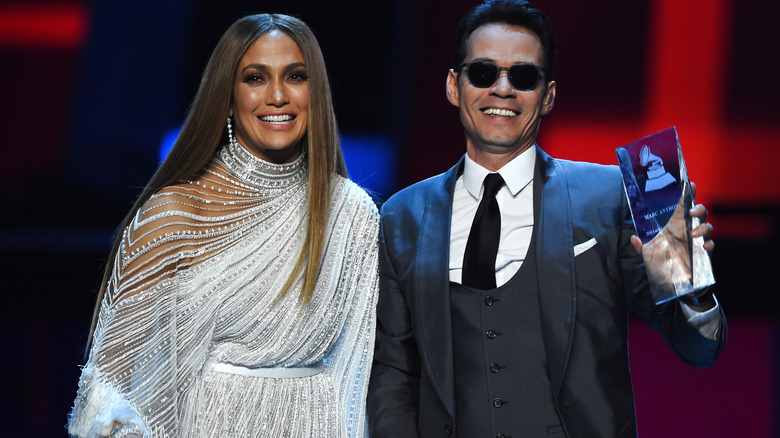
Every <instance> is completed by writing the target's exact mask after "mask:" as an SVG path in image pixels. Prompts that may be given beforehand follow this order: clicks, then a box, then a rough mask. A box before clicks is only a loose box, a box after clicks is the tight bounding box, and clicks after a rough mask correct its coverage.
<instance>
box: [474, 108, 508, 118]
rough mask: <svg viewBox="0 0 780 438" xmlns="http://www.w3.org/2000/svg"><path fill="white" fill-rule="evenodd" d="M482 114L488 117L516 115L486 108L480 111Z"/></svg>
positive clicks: (506, 111) (503, 110) (506, 110)
mask: <svg viewBox="0 0 780 438" xmlns="http://www.w3.org/2000/svg"><path fill="white" fill-rule="evenodd" d="M482 112H483V113H485V115H488V116H503V117H515V116H516V115H517V113H516V112H514V111H512V110H508V109H498V108H487V109H484V110H482Z"/></svg>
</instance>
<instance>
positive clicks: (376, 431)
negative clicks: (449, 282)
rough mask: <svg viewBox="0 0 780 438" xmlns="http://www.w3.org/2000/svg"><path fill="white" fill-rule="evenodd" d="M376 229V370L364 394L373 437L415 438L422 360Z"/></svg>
mask: <svg viewBox="0 0 780 438" xmlns="http://www.w3.org/2000/svg"><path fill="white" fill-rule="evenodd" d="M386 231H387V229H386V224H385V222H384V221H383V222H382V225H381V226H380V239H379V272H380V275H379V291H380V292H379V302H378V305H377V331H376V346H375V350H374V368H373V370H372V372H371V382H370V385H369V393H368V413H369V426H370V431H371V437H372V438H385V437H401V436H402V437H409V438H414V437H418V436H419V433H418V430H417V423H418V416H419V404H420V402H419V393H420V368H421V363H420V357H419V355H418V350H417V343H416V342H415V338H414V332H413V326H412V318H411V313H410V311H409V307H408V304H407V301H406V294H405V292H406V291H404V290H402V287H401V284H400V283H399V281H398V276H397V274H396V268H395V265H394V262H393V256H392V252H393V251H392V245H391V244H389V243H388V241H387V236H386Z"/></svg>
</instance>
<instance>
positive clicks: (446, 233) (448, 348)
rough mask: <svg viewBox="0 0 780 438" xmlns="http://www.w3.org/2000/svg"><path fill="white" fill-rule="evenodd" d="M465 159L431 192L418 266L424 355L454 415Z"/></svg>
mask: <svg viewBox="0 0 780 438" xmlns="http://www.w3.org/2000/svg"><path fill="white" fill-rule="evenodd" d="M462 165H463V159H461V160H460V161H459V162H458V164H456V165H455V166H454V167H453V168H452V169H450V170H449V171H447V173H445V174H444V175H443V176H442V178H441V179H439V181H441V183H440V184H437V185H436V186H435V187H434V188H433V190H431V191H430V192H428V198H427V200H426V201H427V202H426V203H425V211H424V212H423V216H422V222H421V224H420V240H419V242H420V244H419V246H418V253H417V256H416V262H415V269H416V271H415V278H414V282H415V290H416V291H418V293H417V294H416V298H417V306H418V311H417V312H416V321H415V322H416V323H417V326H418V327H419V328H420V330H419V332H420V334H421V336H420V344H421V345H420V347H421V354H422V355H423V356H424V360H423V361H422V362H423V364H425V365H426V367H427V369H426V371H427V372H428V375H429V376H431V379H432V381H433V386H434V388H435V390H436V391H437V395H438V396H439V398H440V399H441V400H442V402H443V403H444V405H445V407H446V408H447V410H448V411H449V413H450V415H452V416H453V417H454V415H455V392H454V388H453V387H454V380H453V374H454V372H453V364H452V360H453V353H452V315H451V313H450V312H451V310H450V309H451V307H450V304H451V303H450V280H449V253H450V224H451V222H452V196H453V192H454V189H455V181H456V180H457V178H458V175H459V173H460V169H461V168H462Z"/></svg>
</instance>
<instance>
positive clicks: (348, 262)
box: [68, 145, 379, 438]
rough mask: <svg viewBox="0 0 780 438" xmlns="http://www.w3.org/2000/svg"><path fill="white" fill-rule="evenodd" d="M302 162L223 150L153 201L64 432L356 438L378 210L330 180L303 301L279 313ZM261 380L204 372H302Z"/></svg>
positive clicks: (362, 430)
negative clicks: (311, 369)
mask: <svg viewBox="0 0 780 438" xmlns="http://www.w3.org/2000/svg"><path fill="white" fill-rule="evenodd" d="M306 176H307V169H306V166H305V162H304V160H303V159H302V158H299V159H298V160H296V161H295V162H293V163H289V164H283V165H276V164H272V163H268V162H265V161H263V160H261V159H259V158H257V157H255V156H253V155H252V154H251V153H249V152H248V151H247V150H245V149H244V148H243V147H242V146H240V145H227V146H225V147H223V148H222V149H221V150H220V152H219V153H218V154H217V155H216V156H215V158H214V160H213V161H212V162H211V164H210V165H209V166H208V167H207V168H206V169H205V171H204V172H203V173H202V174H201V175H200V176H199V177H198V178H196V179H194V180H192V181H182V182H181V183H179V184H176V185H173V186H170V187H167V188H165V189H164V190H162V191H160V192H159V193H157V194H156V195H154V196H153V197H152V198H151V199H150V200H149V201H148V202H147V203H146V204H145V205H144V207H143V208H142V209H141V210H140V211H139V213H138V214H137V215H136V216H135V217H134V218H133V220H132V222H131V223H130V225H129V226H128V227H127V229H126V230H124V233H123V235H122V245H121V248H120V251H119V253H118V254H117V258H116V261H115V264H114V270H113V272H112V276H111V280H110V282H109V286H108V289H107V292H106V295H105V298H104V300H103V303H102V306H101V310H100V314H99V319H98V324H97V328H96V331H95V337H94V343H93V346H92V350H91V352H90V358H89V360H88V362H87V364H86V365H85V367H84V369H83V370H82V376H81V379H80V381H79V390H78V394H77V397H76V401H75V406H74V408H73V411H72V412H71V416H70V419H69V420H70V421H69V425H68V426H69V432H70V433H71V434H72V435H74V436H79V437H82V436H108V435H109V434H110V433H111V431H112V427H115V424H116V423H119V424H120V425H121V426H122V428H123V430H130V429H133V428H137V430H141V431H143V436H151V437H193V436H198V437H278V436H307V437H322V438H325V437H328V438H333V437H364V436H366V434H367V429H366V425H365V394H366V389H367V384H368V373H369V371H370V366H371V359H372V355H373V342H374V329H375V315H374V308H375V305H376V299H377V289H378V275H377V235H378V228H379V226H378V216H377V210H376V207H375V205H374V204H373V202H372V201H371V199H370V197H368V195H367V194H366V193H365V192H364V191H363V190H362V189H360V188H359V187H358V186H357V185H355V184H354V183H352V182H351V181H349V180H346V179H344V178H340V177H334V178H335V179H334V189H333V196H332V201H331V205H330V213H329V217H328V227H327V231H326V239H325V243H326V247H325V253H324V255H323V259H322V262H321V268H320V275H319V278H318V281H317V285H316V287H315V290H314V294H313V297H312V300H311V302H310V303H309V304H308V305H306V306H303V307H302V306H301V305H300V304H299V303H298V301H297V300H298V294H299V292H300V284H298V285H296V286H295V288H294V289H293V290H292V291H290V293H289V294H288V295H287V296H286V297H285V298H283V299H282V300H280V301H279V302H278V303H277V304H276V305H272V302H273V301H274V299H275V298H276V297H277V295H278V294H279V291H280V290H281V288H282V286H283V284H284V282H285V281H286V279H287V278H288V277H289V275H290V273H291V270H292V265H293V264H294V262H295V261H296V259H297V257H298V254H299V252H300V249H301V247H302V245H303V240H304V238H305V235H304V232H303V230H304V229H305V228H304V223H305V222H304V221H305V215H306V184H307V182H306ZM319 362H324V364H325V367H326V370H325V371H324V372H322V373H319V374H316V375H313V376H307V377H295V378H265V377H254V376H244V375H237V374H231V373H220V372H215V371H213V370H211V369H209V368H208V367H207V366H206V365H207V364H209V363H228V364H232V365H235V366H240V367H247V368H257V367H269V368H270V367H306V366H311V365H312V364H317V363H319Z"/></svg>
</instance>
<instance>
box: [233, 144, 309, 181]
mask: <svg viewBox="0 0 780 438" xmlns="http://www.w3.org/2000/svg"><path fill="white" fill-rule="evenodd" d="M303 155H304V154H301V155H299V156H298V158H296V159H295V161H293V162H291V163H284V164H276V163H271V162H269V161H265V160H263V159H262V158H260V157H258V156H256V155H254V154H253V153H251V152H249V151H248V150H247V149H246V148H245V147H244V146H243V145H241V144H240V143H238V142H237V141H234V142H229V143H228V144H227V145H225V146H224V147H223V148H222V150H221V151H220V153H219V156H220V158H222V160H223V161H224V162H225V164H226V166H227V168H228V169H229V170H230V172H231V173H232V174H233V175H235V176H236V177H237V178H238V179H239V180H241V181H242V182H244V183H246V184H248V185H250V186H252V187H255V188H258V189H264V188H265V189H268V188H280V187H286V186H289V185H292V184H295V183H297V182H300V181H301V180H303V179H304V178H305V176H306V162H305V160H304V159H303Z"/></svg>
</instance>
